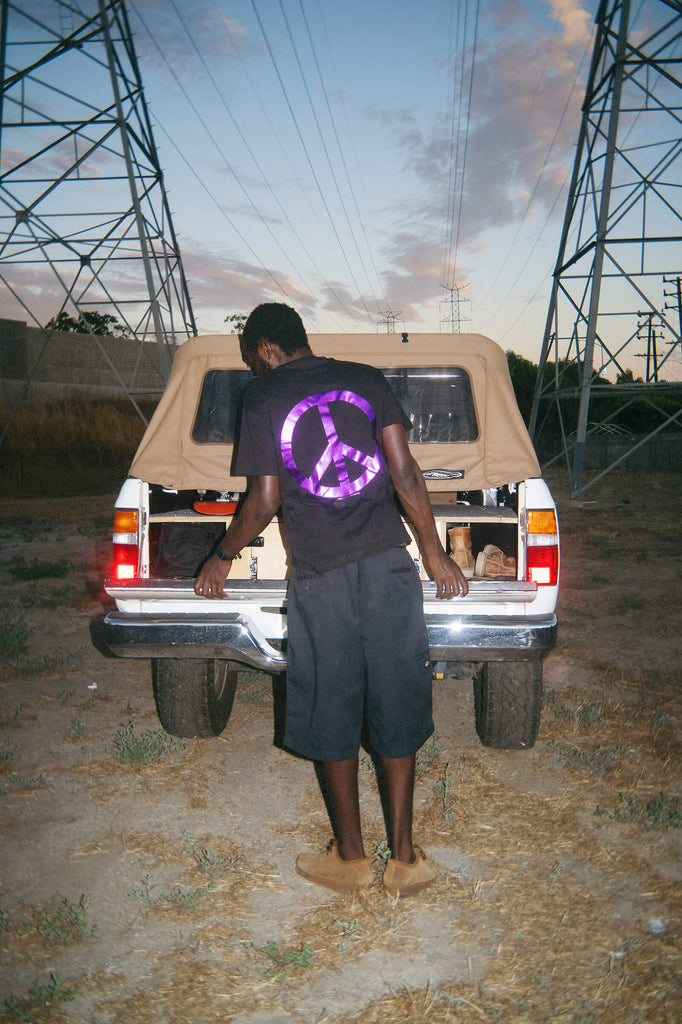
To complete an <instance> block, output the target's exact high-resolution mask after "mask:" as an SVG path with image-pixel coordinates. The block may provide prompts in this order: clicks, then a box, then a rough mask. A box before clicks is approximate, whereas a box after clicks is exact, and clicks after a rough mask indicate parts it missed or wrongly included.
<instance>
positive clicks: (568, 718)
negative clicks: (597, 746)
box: [549, 700, 601, 725]
mask: <svg viewBox="0 0 682 1024" xmlns="http://www.w3.org/2000/svg"><path fill="white" fill-rule="evenodd" d="M549 707H551V709H552V712H553V714H554V719H555V721H557V722H563V723H564V724H565V725H594V723H595V722H598V721H599V720H600V719H601V711H600V709H599V707H598V705H597V704H578V706H577V707H571V705H570V704H558V703H557V702H556V700H554V701H551V702H550V703H549Z"/></svg>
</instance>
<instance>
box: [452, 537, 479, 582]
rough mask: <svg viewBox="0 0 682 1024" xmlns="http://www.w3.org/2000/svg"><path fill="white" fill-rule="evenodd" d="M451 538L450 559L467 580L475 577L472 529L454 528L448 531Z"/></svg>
mask: <svg viewBox="0 0 682 1024" xmlns="http://www.w3.org/2000/svg"><path fill="white" fill-rule="evenodd" d="M448 537H449V538H450V558H451V559H452V560H453V562H456V563H457V565H458V566H459V567H460V569H461V570H462V574H463V575H464V576H466V578H467V579H471V577H472V576H473V575H474V567H475V562H474V556H473V553H472V551H471V527H469V526H453V527H452V528H451V529H450V530H448Z"/></svg>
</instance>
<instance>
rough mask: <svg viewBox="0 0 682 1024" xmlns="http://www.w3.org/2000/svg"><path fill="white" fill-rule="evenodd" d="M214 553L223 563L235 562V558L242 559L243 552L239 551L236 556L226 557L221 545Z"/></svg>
mask: <svg viewBox="0 0 682 1024" xmlns="http://www.w3.org/2000/svg"><path fill="white" fill-rule="evenodd" d="M213 553H214V554H215V555H217V556H218V558H219V559H220V561H221V562H234V560H235V558H241V557H242V556H241V552H239V551H238V552H237V554H236V555H226V554H225V552H224V551H223V549H222V547H221V545H220V544H219V545H218V547H217V548H216V549H215V551H214V552H213Z"/></svg>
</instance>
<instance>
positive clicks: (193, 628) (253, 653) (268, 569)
mask: <svg viewBox="0 0 682 1024" xmlns="http://www.w3.org/2000/svg"><path fill="white" fill-rule="evenodd" d="M310 345H311V348H312V350H313V352H314V353H315V354H316V355H324V356H332V357H335V358H339V359H350V360H353V361H357V362H366V363H371V364H372V365H374V366H377V367H378V368H379V369H381V370H382V371H383V372H384V374H385V376H386V377H387V379H388V381H389V383H390V384H391V386H392V387H393V388H394V390H395V392H396V394H397V395H398V398H399V400H400V402H401V404H402V406H403V408H404V409H405V410H406V412H407V414H408V416H409V417H410V420H411V421H412V424H413V429H412V432H411V436H410V447H411V450H412V452H413V454H414V456H415V458H416V459H417V462H418V463H419V465H420V467H421V469H422V472H423V474H424V477H425V479H426V484H427V488H428V490H429V493H430V496H431V501H432V505H433V513H434V517H435V520H436V523H437V527H438V530H439V533H440V536H441V539H442V542H443V545H444V546H445V548H446V550H447V551H448V552H449V553H450V554H451V556H452V557H454V558H455V559H456V560H457V561H458V563H459V564H460V565H461V566H462V567H463V568H464V571H465V573H466V575H467V576H468V577H469V588H470V589H469V594H468V595H467V597H465V598H458V599H454V600H451V601H447V602H445V601H437V600H436V597H435V586H434V584H433V583H431V582H430V581H429V579H428V577H427V576H426V573H425V572H424V569H423V567H422V566H421V561H420V553H419V548H418V545H417V543H416V541H413V543H412V545H411V548H410V550H411V553H412V556H413V558H414V560H415V562H416V563H417V564H418V565H419V566H420V573H421V576H422V581H423V590H424V610H425V615H426V622H427V626H428V631H429V639H430V645H431V656H432V661H433V663H434V667H435V668H436V669H440V670H441V671H445V670H446V666H447V665H448V664H451V663H455V662H456V663H463V662H464V663H468V664H469V665H471V666H472V670H473V679H474V706H475V716H476V729H477V731H478V735H479V737H480V739H481V741H482V742H483V743H484V744H486V745H487V746H492V747H502V748H521V747H531V746H532V745H533V743H534V742H535V738H536V735H537V730H538V725H539V720H540V709H541V703H542V659H543V657H544V655H545V654H546V653H547V652H548V651H549V650H550V649H551V647H552V646H553V644H554V642H555V637H556V629H557V620H556V615H555V608H556V601H557V593H558V585H559V529H558V523H557V516H556V508H555V503H554V501H553V499H552V495H551V494H550V492H549V489H548V487H547V485H546V483H545V482H544V481H543V480H542V479H541V477H540V471H539V467H538V463H537V460H536V457H535V453H534V451H533V448H532V445H531V442H530V439H529V437H528V433H527V431H526V428H525V426H524V424H523V421H522V419H521V416H520V413H519V410H518V407H517V404H516V400H515V396H514V391H513V388H512V384H511V380H510V377H509V372H508V368H507V362H506V357H505V355H504V352H503V351H502V350H501V349H500V348H499V347H498V346H497V345H496V344H495V343H494V342H492V341H490V340H489V339H488V338H485V337H482V336H481V335H476V334H436V335H433V334H422V335H417V334H409V335H407V334H403V335H402V336H401V335H400V334H385V335H377V334H370V335H311V336H310ZM251 379H252V374H251V373H250V371H248V370H246V369H244V366H243V363H242V361H241V356H240V352H239V340H238V337H237V336H236V335H225V336H211V337H203V338H194V339H190V340H189V341H186V342H185V343H184V344H182V345H181V346H180V347H179V348H178V350H177V353H176V355H175V359H174V362H173V368H172V372H171V376H170V380H169V382H168V386H167V388H166V390H165V392H164V395H163V397H162V399H161V401H160V403H159V406H158V408H157V410H156V412H155V414H154V416H153V418H152V420H151V422H150V424H149V427H148V428H147V431H146V433H145V435H144V437H143V440H142V442H141V444H140V447H139V449H138V451H137V454H136V456H135V458H134V460H133V463H132V466H131V469H130V476H129V478H128V479H127V480H126V481H125V483H124V484H123V487H122V488H121V492H120V494H119V496H118V499H117V501H116V509H115V515H114V534H113V564H112V570H111V576H110V578H108V579H107V581H106V583H105V587H106V590H107V592H108V593H109V594H110V595H111V596H112V597H113V598H114V601H115V604H116V610H115V611H112V612H110V613H109V614H108V615H107V616H106V618H105V620H104V622H103V624H102V636H103V639H104V642H105V643H106V645H107V646H108V648H109V650H110V651H111V653H112V654H114V655H117V656H120V657H126V658H149V659H150V660H151V665H152V679H153V685H154V693H155V698H156V706H157V710H158V714H159V718H160V721H161V724H162V725H163V727H164V728H165V729H166V730H167V731H168V732H170V733H173V734H175V735H180V736H213V735H217V734H218V733H220V732H221V731H222V730H223V728H224V727H225V725H226V723H227V720H228V718H229V715H230V711H231V709H232V702H233V699H234V692H235V685H236V682H237V677H238V672H239V671H240V670H242V669H248V668H255V669H259V670H262V671H265V672H268V673H271V674H273V675H277V674H279V673H282V672H284V671H285V670H286V660H287V654H286V646H287V645H286V640H287V616H286V604H287V576H288V564H289V557H288V553H287V543H286V537H285V536H284V533H283V529H282V524H281V521H280V520H279V519H277V520H273V522H272V523H271V524H270V525H269V526H268V527H267V529H266V530H265V531H264V533H263V535H262V536H260V537H258V538H257V539H256V540H255V541H254V542H253V544H252V545H251V547H250V548H249V549H246V550H245V551H244V552H242V555H243V557H242V558H241V559H240V560H238V561H235V562H234V564H233V567H232V571H231V573H230V577H229V580H228V588H227V589H228V597H227V598H226V599H225V600H222V601H208V600H205V599H204V598H200V597H197V596H196V595H195V594H194V590H193V579H194V577H196V574H197V570H198V568H199V566H200V565H201V564H202V562H203V561H204V559H205V558H206V557H207V556H208V555H209V554H210V552H211V551H212V550H213V549H214V547H215V546H216V544H217V543H218V542H219V540H220V539H221V537H222V536H223V533H224V530H225V527H226V524H228V523H229V521H230V518H231V517H232V516H233V515H234V514H235V512H236V510H237V508H238V505H239V501H240V499H241V497H242V495H243V494H244V493H245V491H246V487H247V481H246V480H244V479H242V478H239V477H236V476H234V474H233V471H232V465H233V456H234V446H235V445H236V444H237V443H238V431H239V410H240V404H241V397H242V395H243V392H244V389H245V388H246V387H247V386H248V383H249V381H250V380H251ZM406 525H407V527H408V529H409V528H410V524H409V522H406ZM458 674H460V675H461V669H460V668H458Z"/></svg>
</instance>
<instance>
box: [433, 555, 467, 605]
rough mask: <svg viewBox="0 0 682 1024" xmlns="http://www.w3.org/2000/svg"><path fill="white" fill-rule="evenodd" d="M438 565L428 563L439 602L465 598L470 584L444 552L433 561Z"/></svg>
mask: <svg viewBox="0 0 682 1024" xmlns="http://www.w3.org/2000/svg"><path fill="white" fill-rule="evenodd" d="M433 561H434V562H436V563H437V564H435V565H433V564H432V563H431V562H430V561H429V562H428V568H429V571H430V573H431V578H432V580H433V582H434V583H435V584H436V597H437V598H438V599H439V600H441V601H442V600H444V599H445V600H449V599H450V598H451V597H459V596H460V595H461V596H462V597H465V596H466V595H467V594H468V593H469V584H468V583H467V581H466V578H465V576H464V573H463V572H462V570H461V569H460V567H459V566H458V565H457V563H456V562H453V560H452V559H451V558H449V557H448V555H446V553H445V552H444V551H442V553H438V555H437V556H436V557H434V559H433Z"/></svg>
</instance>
